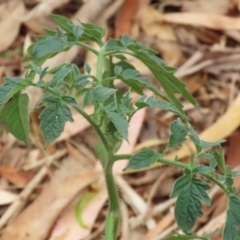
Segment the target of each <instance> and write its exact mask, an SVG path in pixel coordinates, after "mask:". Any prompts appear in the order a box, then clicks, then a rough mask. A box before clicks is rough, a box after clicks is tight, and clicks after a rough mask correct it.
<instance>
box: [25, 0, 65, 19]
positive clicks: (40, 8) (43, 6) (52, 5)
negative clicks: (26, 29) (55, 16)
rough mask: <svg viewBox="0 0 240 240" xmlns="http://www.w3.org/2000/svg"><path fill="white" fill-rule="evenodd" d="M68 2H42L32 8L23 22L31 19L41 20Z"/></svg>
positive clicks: (59, 0) (50, 0) (46, 0)
mask: <svg viewBox="0 0 240 240" xmlns="http://www.w3.org/2000/svg"><path fill="white" fill-rule="evenodd" d="M69 1H70V0H58V1H56V0H43V1H41V2H40V3H39V4H38V5H37V6H36V7H34V8H33V9H32V10H31V11H30V12H29V13H28V14H27V15H26V17H25V18H24V21H31V20H32V18H42V17H44V16H47V15H49V14H50V13H51V12H52V11H53V10H54V9H56V8H58V7H61V6H63V5H64V4H67V3H68V2H69Z"/></svg>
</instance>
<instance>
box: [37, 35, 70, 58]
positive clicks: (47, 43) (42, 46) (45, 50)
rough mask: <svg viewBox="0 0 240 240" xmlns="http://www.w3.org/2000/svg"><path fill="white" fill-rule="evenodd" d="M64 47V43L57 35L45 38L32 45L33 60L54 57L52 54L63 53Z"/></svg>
mask: <svg viewBox="0 0 240 240" xmlns="http://www.w3.org/2000/svg"><path fill="white" fill-rule="evenodd" d="M65 46H66V43H64V42H63V41H62V39H61V38H60V37H59V35H58V34H56V35H55V36H50V37H47V38H46V39H44V40H42V41H39V42H37V43H36V44H34V45H33V56H34V59H38V58H41V57H45V56H49V55H50V54H53V56H54V54H57V53H58V52H60V51H63V50H64V48H65ZM47 58H48V57H47Z"/></svg>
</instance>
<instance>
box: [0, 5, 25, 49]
mask: <svg viewBox="0 0 240 240" xmlns="http://www.w3.org/2000/svg"><path fill="white" fill-rule="evenodd" d="M24 14H25V8H24V4H23V2H22V1H21V0H10V1H5V2H3V3H2V4H0V33H1V38H0V52H1V51H4V50H6V49H7V48H8V47H9V46H11V44H12V43H13V41H14V40H15V38H16V37H17V35H18V32H19V28H20V25H21V21H22V17H23V16H24Z"/></svg>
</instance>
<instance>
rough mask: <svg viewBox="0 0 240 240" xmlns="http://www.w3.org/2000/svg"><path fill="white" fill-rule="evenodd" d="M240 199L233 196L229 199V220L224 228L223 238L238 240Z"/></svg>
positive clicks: (224, 239)
mask: <svg viewBox="0 0 240 240" xmlns="http://www.w3.org/2000/svg"><path fill="white" fill-rule="evenodd" d="M239 212H240V199H239V198H238V197H235V196H231V197H229V199H228V211H227V221H226V223H225V226H224V229H223V240H236V238H237V237H238V235H239V232H238V228H239V227H240V214H239Z"/></svg>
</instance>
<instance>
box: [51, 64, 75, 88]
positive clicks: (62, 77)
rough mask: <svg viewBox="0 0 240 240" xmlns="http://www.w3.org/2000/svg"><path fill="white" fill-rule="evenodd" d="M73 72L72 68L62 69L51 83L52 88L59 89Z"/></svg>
mask: <svg viewBox="0 0 240 240" xmlns="http://www.w3.org/2000/svg"><path fill="white" fill-rule="evenodd" d="M72 70H73V68H72V66H68V67H66V68H62V69H60V70H59V71H57V72H56V73H55V74H54V76H53V79H52V80H51V81H50V82H49V84H50V86H51V87H57V86H61V85H62V84H63V82H64V80H65V78H66V77H67V75H68V74H69V73H70V72H71V71H72Z"/></svg>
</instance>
